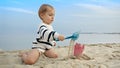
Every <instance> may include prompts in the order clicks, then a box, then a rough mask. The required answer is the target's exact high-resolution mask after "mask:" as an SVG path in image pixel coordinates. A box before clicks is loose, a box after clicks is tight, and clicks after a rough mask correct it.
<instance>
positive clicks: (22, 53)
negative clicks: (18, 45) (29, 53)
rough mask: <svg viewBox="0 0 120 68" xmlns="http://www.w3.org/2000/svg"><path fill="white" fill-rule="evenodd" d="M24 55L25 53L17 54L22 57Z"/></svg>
mask: <svg viewBox="0 0 120 68" xmlns="http://www.w3.org/2000/svg"><path fill="white" fill-rule="evenodd" d="M24 54H26V53H25V52H19V54H18V56H19V57H22V56H23V55H24Z"/></svg>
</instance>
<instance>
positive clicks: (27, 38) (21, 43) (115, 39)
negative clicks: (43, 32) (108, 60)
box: [0, 34, 120, 50]
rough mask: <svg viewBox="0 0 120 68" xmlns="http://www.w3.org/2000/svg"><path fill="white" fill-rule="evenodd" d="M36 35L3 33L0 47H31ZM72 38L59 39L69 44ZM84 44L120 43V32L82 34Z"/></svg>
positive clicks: (61, 44) (0, 38)
mask: <svg viewBox="0 0 120 68" xmlns="http://www.w3.org/2000/svg"><path fill="white" fill-rule="evenodd" d="M34 40H35V36H34V35H10V36H9V35H2V36H0V49H3V50H21V49H30V48H31V46H32V41H34ZM69 41H70V40H65V41H62V42H61V41H58V42H57V45H59V46H68V45H69ZM76 42H78V43H82V44H96V43H120V34H80V36H79V39H78V40H76Z"/></svg>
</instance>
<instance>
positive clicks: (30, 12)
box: [0, 7, 36, 15]
mask: <svg viewBox="0 0 120 68" xmlns="http://www.w3.org/2000/svg"><path fill="white" fill-rule="evenodd" d="M0 9H2V10H8V11H14V12H21V13H26V14H32V15H36V13H35V12H33V11H30V10H26V9H23V8H15V7H0Z"/></svg>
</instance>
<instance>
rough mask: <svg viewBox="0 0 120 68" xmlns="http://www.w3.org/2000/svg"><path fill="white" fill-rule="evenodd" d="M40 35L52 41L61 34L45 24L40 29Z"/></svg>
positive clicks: (41, 37)
mask: <svg viewBox="0 0 120 68" xmlns="http://www.w3.org/2000/svg"><path fill="white" fill-rule="evenodd" d="M38 35H39V37H40V39H42V40H46V41H47V42H50V41H53V40H55V38H58V35H59V34H58V33H57V32H56V31H51V30H49V29H47V27H45V26H41V27H40V29H39V31H38Z"/></svg>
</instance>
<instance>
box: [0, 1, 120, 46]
mask: <svg viewBox="0 0 120 68" xmlns="http://www.w3.org/2000/svg"><path fill="white" fill-rule="evenodd" d="M44 3H45V4H50V5H52V6H53V7H54V8H55V20H54V22H53V23H52V25H53V27H54V30H56V31H57V32H58V33H62V34H65V35H67V34H71V33H73V32H76V31H81V32H98V33H102V32H120V0H0V38H1V40H0V46H1V45H9V44H14V42H16V43H17V39H18V40H23V39H24V38H26V39H31V40H30V41H32V40H33V39H32V38H35V35H36V32H37V29H38V25H39V24H40V23H41V20H40V19H39V17H38V9H39V7H40V6H41V5H42V4H44ZM8 41H9V43H7V42H8ZM11 41H12V43H11ZM30 41H27V42H30ZM22 42H23V41H22ZM22 42H19V43H22Z"/></svg>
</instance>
